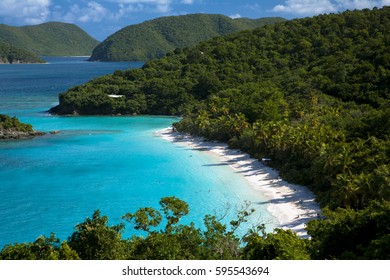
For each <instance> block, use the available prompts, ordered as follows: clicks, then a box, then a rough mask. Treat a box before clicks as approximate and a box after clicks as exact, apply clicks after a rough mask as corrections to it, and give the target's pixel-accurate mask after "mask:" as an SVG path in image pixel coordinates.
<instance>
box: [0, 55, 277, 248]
mask: <svg viewBox="0 0 390 280" xmlns="http://www.w3.org/2000/svg"><path fill="white" fill-rule="evenodd" d="M46 59H47V60H48V61H49V64H44V65H0V113H2V114H9V115H11V116H14V115H15V116H17V117H18V118H19V119H21V120H22V121H24V122H27V123H30V124H32V125H33V126H34V128H35V129H37V130H42V131H52V130H60V133H59V134H55V135H51V134H48V135H45V136H43V137H38V138H34V139H30V140H20V141H0V248H1V247H2V246H4V245H5V244H9V243H13V242H29V241H34V240H35V239H36V238H37V237H38V236H40V235H49V234H50V232H55V233H56V235H57V236H58V237H59V238H60V239H61V240H64V239H66V238H67V237H68V236H69V235H70V234H71V233H72V232H73V231H74V226H75V225H77V224H78V223H80V222H82V221H84V219H85V218H86V217H88V216H91V215H92V213H93V211H94V210H96V209H99V210H100V211H101V213H102V214H103V215H107V216H108V217H109V219H110V224H117V223H120V222H121V216H122V215H124V214H126V213H128V212H134V211H136V210H137V209H139V208H140V207H146V206H151V207H155V208H157V209H159V204H158V202H159V200H160V199H161V198H162V197H166V196H176V197H178V198H180V199H182V200H184V201H186V202H187V203H188V204H189V206H190V214H189V215H188V217H186V218H185V219H184V222H185V223H189V222H191V221H194V222H195V223H196V225H197V226H201V225H202V220H203V217H204V215H206V214H217V215H222V214H223V213H225V211H226V209H228V208H229V209H230V211H229V212H228V214H227V215H226V218H225V220H224V221H226V222H228V221H229V220H230V219H233V218H234V217H235V214H236V212H237V208H239V207H240V205H243V203H244V202H245V201H251V202H252V205H251V207H254V208H255V209H256V213H255V215H253V217H252V218H251V222H250V223H249V224H248V225H247V226H246V227H244V228H242V229H241V232H242V233H244V232H245V231H246V230H247V229H248V228H249V227H251V225H253V224H256V223H259V222H260V223H266V224H267V226H268V228H269V229H270V230H271V229H272V227H273V226H274V224H275V222H274V219H273V217H272V216H271V215H270V214H269V213H268V212H267V211H266V209H265V206H264V205H263V204H262V202H263V198H262V197H261V195H260V194H259V193H257V192H255V191H253V190H252V189H251V187H250V186H249V184H248V182H247V181H246V180H245V179H244V178H243V177H242V176H241V175H240V174H237V173H235V172H234V171H233V170H232V169H231V168H230V167H229V166H226V165H221V164H219V163H218V162H217V161H216V159H215V158H214V157H212V156H210V155H208V154H207V153H203V152H200V151H196V150H191V149H188V148H186V147H182V146H178V145H175V144H173V143H171V142H168V141H165V140H164V139H162V138H160V137H157V136H156V135H155V131H157V130H159V129H163V128H166V127H168V126H170V125H171V124H172V123H173V122H174V121H177V120H178V119H177V118H173V117H149V116H139V117H127V116H124V117H110V116H91V117H80V116H78V117H74V116H72V117H69V116H51V115H49V114H47V113H46V111H47V110H48V109H49V108H50V107H52V106H54V105H56V104H57V100H58V94H59V93H60V92H63V91H65V90H67V89H68V88H69V87H72V86H74V85H77V84H81V83H84V82H86V81H88V80H90V79H92V78H94V77H98V76H101V75H103V74H107V73H112V72H114V71H115V70H118V69H122V70H125V69H128V68H129V67H140V66H142V63H89V62H86V61H84V59H85V58H80V57H75V58H62V57H55V58H46ZM132 234H137V232H135V231H134V230H132V228H131V226H130V225H128V226H127V228H126V232H125V237H129V236H131V235H132Z"/></svg>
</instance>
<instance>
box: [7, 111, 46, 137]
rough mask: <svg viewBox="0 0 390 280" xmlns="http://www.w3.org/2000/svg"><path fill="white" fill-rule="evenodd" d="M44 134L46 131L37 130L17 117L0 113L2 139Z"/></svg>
mask: <svg viewBox="0 0 390 280" xmlns="http://www.w3.org/2000/svg"><path fill="white" fill-rule="evenodd" d="M44 134H45V133H44V132H40V131H35V130H34V129H33V127H32V125H30V124H24V123H22V122H20V121H19V120H18V119H17V118H16V117H9V116H7V115H2V114H0V140H5V139H24V138H31V137H35V136H41V135H44Z"/></svg>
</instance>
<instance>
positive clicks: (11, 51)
mask: <svg viewBox="0 0 390 280" xmlns="http://www.w3.org/2000/svg"><path fill="white" fill-rule="evenodd" d="M3 63H5V64H8V63H10V64H12V63H44V61H43V60H42V59H40V58H39V57H38V56H36V55H35V54H33V53H31V52H28V51H26V50H23V49H20V48H17V47H15V46H12V45H10V44H8V43H1V42H0V64H3Z"/></svg>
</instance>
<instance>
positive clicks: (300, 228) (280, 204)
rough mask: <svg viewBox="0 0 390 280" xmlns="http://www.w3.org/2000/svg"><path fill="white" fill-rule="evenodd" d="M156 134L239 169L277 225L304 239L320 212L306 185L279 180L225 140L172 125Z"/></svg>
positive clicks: (273, 172) (263, 166) (272, 171)
mask: <svg viewBox="0 0 390 280" xmlns="http://www.w3.org/2000/svg"><path fill="white" fill-rule="evenodd" d="M156 135H158V136H160V137H162V138H163V139H165V140H167V141H170V142H172V143H175V144H179V145H183V146H187V147H190V148H192V149H197V150H201V151H205V152H210V153H213V154H214V155H216V156H218V159H219V161H220V162H221V163H225V164H227V165H229V166H230V167H231V168H233V169H234V170H235V171H238V172H239V173H240V174H242V176H244V177H245V179H246V180H247V181H248V182H249V183H250V185H251V187H252V188H253V189H254V190H256V191H259V192H261V194H262V196H264V197H265V198H266V203H267V204H268V206H267V211H269V212H270V213H271V214H272V215H273V216H274V217H276V218H277V220H278V221H279V227H280V228H283V229H291V230H292V231H295V232H296V233H297V234H298V235H299V236H301V237H303V238H305V237H307V232H306V230H305V224H306V223H307V222H309V221H310V220H312V219H316V218H318V217H319V216H320V215H321V208H320V206H319V205H318V204H317V203H316V201H315V196H314V194H313V193H312V192H311V191H310V190H309V189H308V188H307V187H304V186H300V185H295V184H290V183H288V182H286V181H284V180H282V179H281V178H280V176H279V173H278V172H277V171H276V170H274V169H272V168H270V167H268V166H266V165H264V164H263V163H261V162H260V161H258V160H256V159H253V158H251V157H250V156H249V155H248V154H245V153H243V152H241V151H239V150H233V149H229V148H228V146H227V145H226V144H224V143H216V142H208V141H204V139H202V138H199V137H193V136H191V135H188V134H183V133H178V132H174V131H173V130H172V128H166V129H162V130H159V131H156Z"/></svg>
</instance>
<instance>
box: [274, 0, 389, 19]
mask: <svg viewBox="0 0 390 280" xmlns="http://www.w3.org/2000/svg"><path fill="white" fill-rule="evenodd" d="M389 4H390V0H286V1H285V3H284V4H282V5H276V6H275V7H274V8H273V11H274V12H281V13H290V14H297V15H316V14H322V13H332V12H337V11H344V10H346V9H349V10H355V9H364V8H373V7H382V6H384V5H389Z"/></svg>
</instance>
